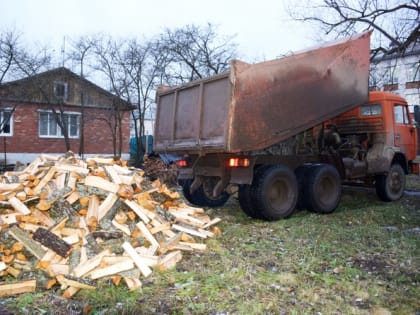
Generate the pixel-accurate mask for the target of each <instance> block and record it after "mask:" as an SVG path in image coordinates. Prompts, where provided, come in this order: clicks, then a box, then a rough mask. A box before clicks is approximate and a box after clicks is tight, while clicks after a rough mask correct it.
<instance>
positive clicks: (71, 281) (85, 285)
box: [56, 275, 96, 290]
mask: <svg viewBox="0 0 420 315" xmlns="http://www.w3.org/2000/svg"><path fill="white" fill-rule="evenodd" d="M56 279H57V281H58V282H59V283H60V284H61V285H63V284H64V285H67V286H71V287H74V288H79V289H88V290H95V289H96V286H95V285H94V284H93V282H91V281H89V280H88V279H82V278H77V277H73V276H70V275H65V276H64V275H57V276H56Z"/></svg>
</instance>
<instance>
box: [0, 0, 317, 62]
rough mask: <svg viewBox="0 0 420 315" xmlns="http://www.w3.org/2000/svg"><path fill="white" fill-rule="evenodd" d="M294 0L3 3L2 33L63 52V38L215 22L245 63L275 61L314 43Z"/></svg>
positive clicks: (151, 32)
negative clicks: (291, 9)
mask: <svg viewBox="0 0 420 315" xmlns="http://www.w3.org/2000/svg"><path fill="white" fill-rule="evenodd" d="M290 1H291V2H292V3H293V0H210V1H209V0H202V1H200V0H158V1H156V0H154V1H153V0H137V1H136V0H119V1H116V0H70V1H61V0H0V12H1V18H0V31H4V30H10V29H11V28H15V29H16V30H18V31H20V32H22V33H23V35H24V39H25V42H28V43H35V44H39V45H40V46H44V45H48V46H50V47H52V48H53V49H56V50H58V51H59V50H60V49H61V46H62V43H63V39H64V38H65V37H66V38H73V39H75V38H77V37H78V36H80V35H86V34H92V33H98V32H101V33H104V34H110V35H112V36H115V37H122V38H124V37H132V36H139V37H144V36H145V37H150V36H153V35H157V34H159V33H160V32H161V31H162V30H163V29H164V28H166V27H168V28H175V27H180V26H183V25H186V24H195V25H205V24H206V23H212V24H214V25H216V26H217V27H218V28H217V30H218V33H219V35H236V38H235V39H234V41H235V42H236V43H238V44H239V49H238V51H239V53H240V55H241V57H242V59H244V61H261V60H263V59H272V58H275V57H277V56H280V55H282V54H286V53H289V52H291V51H297V50H302V49H304V48H307V47H310V46H313V45H314V42H313V40H312V39H311V36H312V35H311V32H310V29H309V27H307V26H303V25H302V24H297V23H295V22H293V21H291V20H290V18H289V17H288V15H287V12H286V11H285V6H286V3H287V2H290Z"/></svg>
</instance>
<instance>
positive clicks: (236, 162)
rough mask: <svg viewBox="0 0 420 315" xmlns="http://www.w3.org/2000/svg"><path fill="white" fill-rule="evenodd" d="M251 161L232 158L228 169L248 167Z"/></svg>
mask: <svg viewBox="0 0 420 315" xmlns="http://www.w3.org/2000/svg"><path fill="white" fill-rule="evenodd" d="M248 166H249V159H248V158H230V159H229V160H228V167H231V168H235V167H248Z"/></svg>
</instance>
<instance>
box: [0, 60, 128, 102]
mask: <svg viewBox="0 0 420 315" xmlns="http://www.w3.org/2000/svg"><path fill="white" fill-rule="evenodd" d="M59 76H63V77H65V78H66V79H68V78H72V79H74V80H76V81H79V82H83V84H84V85H86V86H87V87H88V88H91V89H94V90H96V91H97V92H98V93H100V94H102V95H104V96H106V97H109V98H111V99H115V100H118V101H119V102H121V104H124V105H125V106H126V108H125V109H126V110H132V109H134V108H135V107H134V106H133V105H131V104H130V103H129V102H127V101H126V100H124V99H122V98H121V97H118V96H117V95H115V94H113V93H111V92H109V91H107V90H105V89H104V88H102V87H100V86H99V85H97V84H95V83H93V82H92V81H89V80H87V79H86V78H84V77H82V76H80V75H78V74H76V73H74V72H73V71H71V70H70V69H68V68H66V67H58V68H55V69H51V70H48V71H44V72H41V73H37V74H34V75H31V76H28V77H25V78H22V79H18V80H14V81H9V82H6V83H3V84H0V89H1V88H2V87H13V86H19V85H23V84H27V83H31V82H33V81H34V80H36V79H40V78H43V77H59Z"/></svg>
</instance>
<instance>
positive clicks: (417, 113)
mask: <svg viewBox="0 0 420 315" xmlns="http://www.w3.org/2000/svg"><path fill="white" fill-rule="evenodd" d="M414 120H415V121H416V122H417V123H418V124H420V106H419V105H416V106H414Z"/></svg>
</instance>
